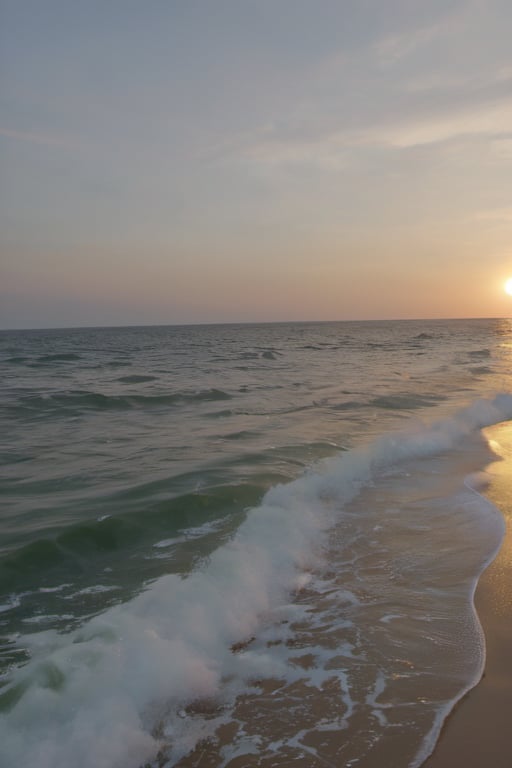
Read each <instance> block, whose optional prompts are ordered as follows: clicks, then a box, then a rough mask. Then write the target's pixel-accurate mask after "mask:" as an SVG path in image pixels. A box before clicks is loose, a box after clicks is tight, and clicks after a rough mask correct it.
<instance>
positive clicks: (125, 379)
mask: <svg viewBox="0 0 512 768" xmlns="http://www.w3.org/2000/svg"><path fill="white" fill-rule="evenodd" d="M157 379H158V376H144V375H142V374H141V375H137V374H133V375H132V376H119V378H118V379H116V381H119V382H121V384H144V383H145V382H147V381H156V380H157Z"/></svg>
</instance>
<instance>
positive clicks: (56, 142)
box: [0, 127, 81, 149]
mask: <svg viewBox="0 0 512 768" xmlns="http://www.w3.org/2000/svg"><path fill="white" fill-rule="evenodd" d="M0 136H5V137H6V138H8V139H15V140H16V141H25V142H29V143H30V144H40V145H42V146H45V147H60V148H62V149H78V148H79V147H80V145H81V144H80V142H79V141H77V140H76V139H71V138H69V137H66V136H52V135H49V134H44V133H32V132H30V131H16V130H12V129H10V128H2V127H0Z"/></svg>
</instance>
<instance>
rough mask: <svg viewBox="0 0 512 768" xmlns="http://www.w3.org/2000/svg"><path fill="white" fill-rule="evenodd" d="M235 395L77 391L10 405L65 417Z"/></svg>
mask: <svg viewBox="0 0 512 768" xmlns="http://www.w3.org/2000/svg"><path fill="white" fill-rule="evenodd" d="M231 398H232V395H230V394H229V393H228V392H224V391H223V390H221V389H206V390H201V391H199V392H188V391H183V392H174V393H172V394H160V395H140V394H133V395H110V394H109V395H105V394H102V393H100V392H89V391H75V392H67V393H64V394H55V395H45V396H41V395H29V396H23V397H20V398H19V400H18V401H17V403H16V404H15V405H13V406H11V409H12V410H16V411H18V410H23V411H25V412H32V413H44V412H51V413H52V415H54V414H55V413H56V412H58V411H60V410H62V411H63V412H64V413H65V415H66V416H68V415H69V411H76V412H80V411H82V410H88V411H90V410H95V411H105V410H131V409H134V408H159V407H165V406H178V405H183V404H187V403H190V404H193V403H201V402H210V401H219V400H231Z"/></svg>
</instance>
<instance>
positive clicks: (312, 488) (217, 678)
mask: <svg viewBox="0 0 512 768" xmlns="http://www.w3.org/2000/svg"><path fill="white" fill-rule="evenodd" d="M511 417H512V396H510V395H500V396H498V397H496V398H495V399H494V400H493V401H479V402H477V403H475V404H474V405H472V406H470V407H468V408H466V409H465V410H463V411H461V412H459V413H458V414H457V415H456V416H455V417H454V418H452V419H448V420H446V421H443V422H438V423H436V424H434V425H432V426H430V427H425V426H424V425H421V424H416V425H415V426H413V427H411V428H409V430H407V431H406V432H401V433H395V434H390V435H386V436H384V437H382V438H380V439H379V440H377V441H375V442H374V443H372V444H371V445H369V446H367V447H366V448H365V449H359V450H354V451H349V452H343V453H342V454H340V456H338V457H336V458H334V459H329V460H327V461H324V462H323V463H322V464H321V465H320V466H319V467H318V468H317V469H316V471H315V472H310V473H308V474H306V475H304V476H303V477H301V478H299V479H298V480H296V481H294V482H292V483H290V484H287V485H279V486H276V487H274V488H273V489H271V490H270V491H269V492H268V493H267V494H266V496H265V497H264V499H263V502H262V504H261V506H259V507H258V508H256V509H253V510H252V511H251V512H249V514H248V516H247V518H246V519H245V521H244V522H243V523H242V525H241V526H240V527H239V529H238V531H237V532H236V535H235V536H234V537H233V539H232V540H231V541H229V542H228V543H226V544H225V545H223V546H222V547H220V548H219V549H218V550H216V551H215V552H214V553H213V554H212V555H211V557H210V559H209V561H208V563H207V564H205V565H204V566H203V568H202V570H199V571H196V572H194V573H192V574H191V575H190V576H189V577H187V578H181V577H180V576H177V575H174V574H173V575H167V576H164V577H162V578H160V579H159V580H157V581H156V582H154V583H153V584H151V585H150V586H149V587H148V589H147V590H146V591H145V592H144V593H143V594H141V595H139V596H138V597H136V598H135V599H133V600H132V601H130V602H129V603H126V604H124V605H118V606H115V607H113V608H111V609H109V610H107V611H105V613H103V614H102V615H101V616H97V617H95V618H93V619H92V620H90V621H89V622H88V623H87V624H86V625H85V626H84V627H83V628H82V629H80V630H77V631H74V632H72V633H69V634H59V633H57V632H54V631H48V632H41V633H37V634H35V635H31V636H29V637H27V638H23V642H22V643H21V644H22V645H28V647H29V649H30V652H31V654H32V661H31V662H30V663H29V664H28V665H27V666H25V667H24V668H22V669H20V670H18V672H17V673H16V675H15V676H14V680H13V685H17V684H21V685H26V686H27V690H26V691H25V692H24V693H23V695H22V696H21V698H20V699H19V701H18V702H17V704H16V705H15V706H14V707H13V708H12V710H11V711H10V712H9V713H8V714H6V715H5V717H4V718H3V722H2V724H1V725H0V764H2V765H23V766H24V767H25V768H36V766H37V768H68V767H69V766H70V765H73V766H75V767H76V768H121V767H122V768H139V766H140V764H141V763H143V762H144V761H147V760H150V759H151V758H152V757H154V756H155V754H156V751H157V749H158V740H157V738H156V737H154V736H152V735H151V728H152V726H153V725H154V724H155V722H158V719H159V718H160V717H161V716H163V714H164V713H165V716H166V717H167V718H170V717H171V713H172V711H173V709H174V711H176V712H177V711H178V709H179V708H180V707H182V706H183V704H184V703H186V702H187V701H191V700H193V699H195V698H197V697H205V696H206V697H210V696H214V695H216V694H217V693H218V692H219V690H220V688H221V686H222V681H223V680H225V679H226V678H227V677H233V675H235V676H237V678H238V679H240V681H243V680H244V679H246V678H247V677H248V676H251V675H254V673H255V670H259V673H263V674H280V671H279V669H276V668H275V663H274V662H273V661H272V659H270V658H269V657H265V655H264V654H252V653H247V652H246V653H243V654H233V653H231V651H230V646H231V645H232V644H233V643H235V642H238V641H241V640H244V639H248V638H250V637H251V636H252V635H253V634H254V633H255V631H256V629H257V628H258V626H259V625H260V624H261V621H262V618H263V617H268V616H269V615H271V614H272V612H273V611H276V610H283V608H282V607H283V606H284V605H286V604H287V602H288V595H289V593H290V592H291V591H293V590H295V589H300V588H301V587H303V586H304V584H305V580H304V576H303V574H304V572H305V571H307V570H308V568H310V567H312V566H313V565H314V563H315V561H316V558H317V557H318V556H319V554H318V551H319V544H320V543H321V542H322V537H323V533H324V531H325V530H326V529H327V527H328V526H329V524H330V522H331V521H332V520H333V519H334V517H335V516H336V515H337V514H339V510H340V509H341V508H342V506H343V504H344V503H346V502H348V501H349V500H350V499H352V498H353V497H354V496H355V495H356V494H357V493H358V491H359V490H360V488H361V487H362V486H363V485H364V484H366V483H368V482H369V481H370V480H371V479H372V478H373V477H374V476H375V475H376V474H377V473H378V472H379V471H382V469H385V468H386V467H389V466H392V465H393V464H395V463H397V462H400V461H402V460H404V459H409V458H420V457H423V456H430V455H434V454H436V453H438V452H440V451H445V450H448V449H450V448H452V447H454V446H456V445H457V444H459V443H460V441H461V440H464V438H465V437H466V436H468V435H469V434H470V433H471V432H473V431H474V430H476V429H479V428H481V427H484V426H488V425H490V424H493V423H496V422H499V421H503V420H506V419H510V418H511ZM306 581H307V579H306ZM352 597H353V596H352ZM352 597H351V595H350V594H347V601H348V602H350V601H351V600H352ZM320 678H321V676H320V677H318V679H315V680H314V684H315V685H321V682H322V680H321V679H320ZM377 693H378V692H377V691H375V696H374V702H373V703H374V704H375V706H376V712H377V711H378V712H381V708H380V707H379V706H378V705H377V704H376V701H375V700H376V699H377ZM345 695H346V696H347V701H348V702H349V701H350V695H349V692H348V687H347V688H346V689H345Z"/></svg>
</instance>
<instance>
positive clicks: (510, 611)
mask: <svg viewBox="0 0 512 768" xmlns="http://www.w3.org/2000/svg"><path fill="white" fill-rule="evenodd" d="M484 433H485V435H486V437H487V439H488V440H489V441H490V443H491V444H492V443H494V444H495V445H494V446H493V447H494V449H495V450H496V452H497V454H498V456H497V461H496V462H493V463H492V464H491V465H490V466H489V467H488V468H487V472H488V475H489V479H490V483H489V486H488V488H487V489H486V490H485V494H484V495H485V496H486V498H488V499H489V500H490V501H491V502H492V503H493V504H494V505H495V506H496V507H497V508H498V510H499V512H500V513H501V514H502V515H503V518H504V521H505V534H504V537H503V541H502V543H501V546H500V549H499V551H498V553H497V555H496V557H495V558H494V560H493V561H492V562H491V563H490V564H489V566H488V567H487V568H486V569H485V571H484V572H483V573H482V575H481V577H480V579H479V582H478V585H477V588H476V592H475V609H476V611H477V614H478V617H479V619H480V623H481V625H482V628H483V632H484V635H485V644H486V659H485V667H484V672H483V675H482V678H481V679H480V681H479V682H478V683H477V684H476V686H475V687H474V688H472V689H471V690H470V691H468V693H467V694H466V695H465V696H464V697H463V698H462V699H461V700H460V701H459V702H458V703H457V704H456V705H455V707H454V709H453V710H452V711H451V713H450V714H449V715H448V717H447V718H446V720H445V722H444V724H443V727H442V730H441V734H440V736H439V739H438V741H437V744H436V746H435V748H434V751H433V752H432V754H431V755H430V757H428V758H427V759H426V761H425V762H423V764H422V768H453V766H455V765H463V766H464V768H482V766H484V765H492V766H493V768H509V766H510V764H511V761H512V747H511V743H510V734H509V728H510V712H511V711H512V660H511V658H510V649H511V648H512V487H511V485H512V484H511V479H512V422H506V423H503V424H498V425H496V426H493V427H491V428H489V429H486V430H484Z"/></svg>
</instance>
